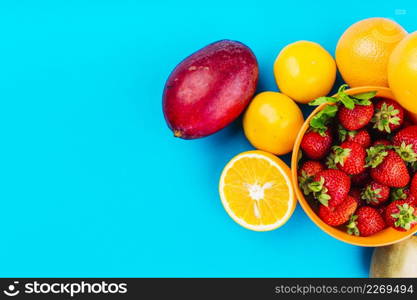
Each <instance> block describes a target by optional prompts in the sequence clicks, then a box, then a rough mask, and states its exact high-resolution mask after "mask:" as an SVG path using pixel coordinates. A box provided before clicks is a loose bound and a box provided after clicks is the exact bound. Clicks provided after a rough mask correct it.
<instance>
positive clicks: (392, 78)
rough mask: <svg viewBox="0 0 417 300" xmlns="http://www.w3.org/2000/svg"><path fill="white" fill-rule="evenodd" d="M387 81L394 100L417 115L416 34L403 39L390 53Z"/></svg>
mask: <svg viewBox="0 0 417 300" xmlns="http://www.w3.org/2000/svg"><path fill="white" fill-rule="evenodd" d="M388 80H389V85H390V88H391V90H392V92H393V93H394V95H395V98H396V100H397V101H398V102H399V103H400V104H401V105H402V106H403V107H404V108H405V109H407V110H408V111H410V112H413V113H414V114H416V113H417V32H414V33H412V34H410V35H408V36H407V37H406V38H405V39H403V40H402V41H401V42H400V43H399V44H398V46H397V47H396V48H395V49H394V51H393V52H392V55H391V57H390V60H389V64H388Z"/></svg>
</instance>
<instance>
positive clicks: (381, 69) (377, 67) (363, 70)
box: [336, 18, 407, 87]
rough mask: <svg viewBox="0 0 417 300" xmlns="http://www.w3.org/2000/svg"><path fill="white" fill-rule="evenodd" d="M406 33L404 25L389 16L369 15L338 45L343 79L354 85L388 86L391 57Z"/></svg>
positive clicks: (337, 56)
mask: <svg viewBox="0 0 417 300" xmlns="http://www.w3.org/2000/svg"><path fill="white" fill-rule="evenodd" d="M406 35H407V32H406V31H405V30H404V28H402V27H401V26H400V25H399V24H397V23H395V22H394V21H391V20H389V19H385V18H369V19H365V20H362V21H360V22H357V23H355V24H353V25H352V26H350V27H349V28H348V29H347V30H346V31H345V32H344V33H343V35H342V36H341V37H340V39H339V42H338V43H337V47H336V63H337V67H338V68H339V71H340V74H341V75H342V77H343V79H344V80H345V81H346V83H347V84H348V85H349V86H351V87H358V86H366V85H376V86H385V87H387V86H388V75H387V67H388V60H389V57H390V55H391V53H392V51H393V50H394V48H395V46H396V45H397V44H398V43H399V42H400V41H401V40H402V39H403V38H404V37H405V36H406Z"/></svg>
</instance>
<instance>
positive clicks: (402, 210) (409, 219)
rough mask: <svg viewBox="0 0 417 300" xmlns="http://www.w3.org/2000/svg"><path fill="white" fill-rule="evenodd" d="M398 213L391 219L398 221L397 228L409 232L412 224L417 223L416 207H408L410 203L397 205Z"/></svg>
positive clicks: (396, 222) (392, 215)
mask: <svg viewBox="0 0 417 300" xmlns="http://www.w3.org/2000/svg"><path fill="white" fill-rule="evenodd" d="M397 208H398V210H399V212H398V213H395V214H391V217H393V218H394V219H396V221H395V223H394V224H395V226H396V227H401V228H404V229H405V230H409V229H410V228H411V224H413V223H414V222H417V216H415V215H414V207H412V206H410V205H408V203H405V204H402V205H397Z"/></svg>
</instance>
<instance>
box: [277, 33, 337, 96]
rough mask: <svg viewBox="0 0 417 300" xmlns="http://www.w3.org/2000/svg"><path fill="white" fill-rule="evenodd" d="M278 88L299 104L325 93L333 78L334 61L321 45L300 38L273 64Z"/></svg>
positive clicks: (329, 88)
mask: <svg viewBox="0 0 417 300" xmlns="http://www.w3.org/2000/svg"><path fill="white" fill-rule="evenodd" d="M274 75H275V80H276V82H277V85H278V88H279V89H280V90H281V92H283V93H284V94H285V95H287V96H289V97H290V98H291V99H294V100H295V101H297V102H300V103H308V102H310V101H312V100H314V99H316V98H318V97H321V96H325V95H327V94H328V93H329V92H330V90H331V89H332V87H333V84H334V81H335V79H336V63H335V61H334V59H333V57H332V56H331V55H330V54H329V52H327V51H326V50H325V49H324V48H323V47H322V46H320V45H319V44H317V43H313V42H308V41H299V42H295V43H293V44H290V45H288V46H286V47H285V48H284V49H282V51H281V52H280V53H279V55H278V57H277V59H276V60H275V64H274Z"/></svg>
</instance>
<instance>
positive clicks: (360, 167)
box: [298, 85, 417, 237]
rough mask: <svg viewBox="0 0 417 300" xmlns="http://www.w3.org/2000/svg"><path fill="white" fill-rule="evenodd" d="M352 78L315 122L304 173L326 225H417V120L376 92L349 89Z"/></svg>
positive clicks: (369, 229)
mask: <svg viewBox="0 0 417 300" xmlns="http://www.w3.org/2000/svg"><path fill="white" fill-rule="evenodd" d="M346 87H347V86H346V85H343V86H341V87H340V89H339V92H338V94H337V96H336V97H320V98H318V99H316V100H314V101H313V102H311V103H310V105H320V104H323V103H328V104H331V105H327V106H326V107H325V108H324V109H323V110H322V111H320V112H319V113H318V114H317V115H315V116H314V118H313V119H312V120H311V122H310V128H309V130H308V131H307V133H306V134H305V135H304V138H303V140H302V143H301V149H302V151H300V160H299V166H300V167H299V171H298V176H299V177H298V181H299V186H300V188H301V189H302V191H303V193H304V194H305V195H306V196H307V197H308V199H309V200H311V201H313V202H315V203H317V204H318V209H317V213H318V215H319V216H320V218H321V219H322V220H323V221H324V222H325V223H326V224H328V225H331V226H334V227H339V226H340V228H343V229H344V230H346V231H347V232H348V233H349V234H354V235H357V236H364V237H366V236H371V235H373V234H376V233H377V232H379V231H381V230H383V229H385V228H387V227H389V226H391V227H392V228H394V229H396V230H399V231H407V230H410V229H411V228H413V227H414V226H416V225H417V174H416V171H417V125H413V124H412V123H411V122H410V121H409V120H408V119H407V115H406V112H405V111H404V109H403V108H402V107H401V106H400V105H399V104H398V103H397V102H395V101H393V100H391V99H385V98H379V97H376V93H375V92H370V93H363V94H358V95H354V96H349V95H347V94H346V93H345V89H346Z"/></svg>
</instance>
